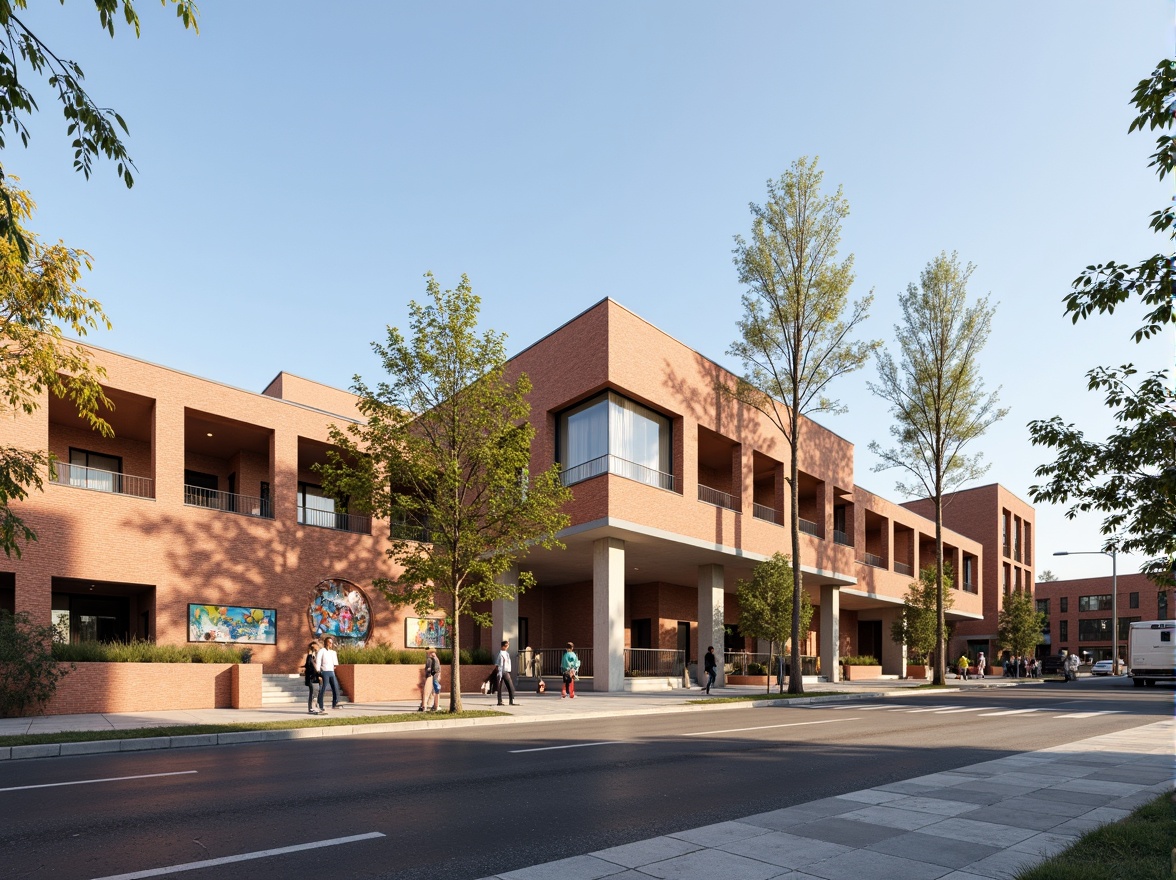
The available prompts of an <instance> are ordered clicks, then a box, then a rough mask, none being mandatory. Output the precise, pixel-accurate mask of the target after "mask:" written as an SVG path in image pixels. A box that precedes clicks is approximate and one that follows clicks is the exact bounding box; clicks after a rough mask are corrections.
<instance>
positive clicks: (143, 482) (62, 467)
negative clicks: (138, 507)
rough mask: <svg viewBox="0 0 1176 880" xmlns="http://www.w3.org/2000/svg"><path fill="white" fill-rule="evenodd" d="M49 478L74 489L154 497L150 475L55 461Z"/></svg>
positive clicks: (153, 484) (137, 496) (153, 483)
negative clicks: (137, 474) (141, 475)
mask: <svg viewBox="0 0 1176 880" xmlns="http://www.w3.org/2000/svg"><path fill="white" fill-rule="evenodd" d="M49 480H50V481H51V482H54V483H57V484H58V485H61V486H72V487H73V488H74V489H91V490H93V491H95V492H109V493H111V494H112V495H130V496H132V497H135V498H154V497H155V481H154V480H152V479H151V478H150V477H136V476H134V475H133V474H120V473H118V472H117V471H104V470H102V469H101V468H92V467H83V466H82V465H79V464H65V463H64V462H60V461H59V462H55V463H54V465H53V468H52V469H51V470H50V471H49Z"/></svg>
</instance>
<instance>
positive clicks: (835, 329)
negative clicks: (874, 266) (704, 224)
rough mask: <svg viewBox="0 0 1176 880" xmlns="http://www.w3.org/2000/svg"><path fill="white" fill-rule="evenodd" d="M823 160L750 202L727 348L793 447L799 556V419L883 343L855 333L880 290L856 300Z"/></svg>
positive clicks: (837, 198)
mask: <svg viewBox="0 0 1176 880" xmlns="http://www.w3.org/2000/svg"><path fill="white" fill-rule="evenodd" d="M823 176H824V175H823V172H821V171H819V170H818V169H817V160H816V159H812V160H811V161H810V160H809V159H808V158H807V157H801V158H800V159H798V160H796V161H795V162H794V163H793V164H792V166H791V167H790V168H789V170H787V171H786V172H784V174H782V175H781V176H780V178H779V179H778V180H775V181H772V180H769V181H768V185H767V186H768V199H767V201H766V202H764V204H763V205H757V204H755V203H754V202H753V203H752V204H751V205H750V210H751V215H752V227H751V236H750V239H744V238H743V237H742V236H739V235H737V236H735V248H734V250H733V255H734V263H735V267H736V269H737V270H738V272H739V281H740V283H741V284H743V285H744V287H745V292H744V294H743V297H742V302H743V317H742V318H741V319H740V321H739V340H738V341H737V342H735V343H733V344H732V345H731V347H730V349H729V350H728V351H729V353H730V354H731V355H733V356H735V357H737V358H739V359H740V361H742V363H743V368H744V373H743V375H742V376H740V377H739V378H738V379H737V380H736V381H735V382H734V383H733V384H720V385H719V389H718V390H719V391H720V393H722V394H724V395H726V396H728V397H730V398H732V399H734V400H737V401H739V402H740V403H742V404H744V405H747V406H750V407H752V408H754V409H756V410H758V411H759V412H761V413H763V415H764V416H765V417H767V418H768V420H769V421H770V422H771V423H772V424H773V425H774V426H775V427H776V428H777V429H778V430H779V431H780V433H781V434H782V435H783V437H784V440H785V442H786V443H787V445H788V447H789V449H790V451H791V471H790V476H789V477H788V485H789V487H790V493H789V494H790V496H791V522H792V558H793V559H800V514H799V509H800V508H799V499H798V495H797V482H798V479H799V463H798V460H799V451H800V449H801V448H802V445H803V441H802V439H801V424H802V418H803V417H807V416H811V415H814V414H816V413H821V412H827V413H839V412H844V407H843V406H841V404H840V403H839V402H838V401H837V400H835V399H833V398H831V397H829V396H828V391H829V385H830V383H831V382H832V381H833V380H834V379H836V378H837V377H839V376H842V375H844V374H846V373H850V372H852V371H854V370H857V369H859V368H860V367H861V366H862V365H863V364H864V363H865V361H866V360H867V359H868V358H869V355H870V352H871V351H873V350H874V349H875V348H876V347H877V343H875V342H860V341H854V340H852V339H851V336H852V335H853V332H854V330H855V328H857V326H858V325H859V324H860V323H861V322H862V321H864V320H865V319H866V317H867V315H868V312H869V307H870V304H871V303H872V302H873V295H872V294H871V295H867V296H866V297H864V298H862V299H861V300H858V301H856V302H854V303H853V304H852V305H851V304H850V303H849V289H850V287H851V285H852V284H853V280H854V276H853V256H852V255H850V256H849V257H847V258H846V259H844V260H841V261H839V260H838V257H837V248H838V245H839V243H840V241H841V224H842V222H843V221H844V220H845V218H846V217H847V216H848V215H849V203H848V202H847V201H846V200H845V198H844V196H843V195H842V193H841V188H840V187H838V188H837V191H836V192H835V193H833V194H832V195H829V194H825V193H822V191H821V182H822V179H823ZM792 577H793V617H792V633H791V640H792V668H791V675H790V677H789V684H788V691H789V693H797V694H799V693H803V692H804V682H803V679H802V677H801V675H802V674H801V668H800V666H801V664H800V641H801V627H800V610H801V605H802V601H803V600H802V599H801V593H802V592H803V588H802V586H801V571H800V566H799V565H797V566H796V567H794V568H793V571H792Z"/></svg>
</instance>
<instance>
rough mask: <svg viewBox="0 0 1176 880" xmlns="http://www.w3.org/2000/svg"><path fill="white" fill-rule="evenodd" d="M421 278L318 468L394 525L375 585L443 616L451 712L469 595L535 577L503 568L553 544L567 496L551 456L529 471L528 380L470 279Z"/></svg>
mask: <svg viewBox="0 0 1176 880" xmlns="http://www.w3.org/2000/svg"><path fill="white" fill-rule="evenodd" d="M425 277H426V278H427V279H428V281H427V287H428V293H429V297H430V299H431V300H432V302H431V304H428V305H420V304H418V303H416V302H410V303H409V314H410V316H411V320H410V325H411V328H412V338H411V339H406V338H405V337H404V336H402V335H401V333H400V331H399V330H398V329H396V328H395V327H389V328H388V336H387V341H386V342H385V343H384V344H382V345H381V344H379V343H373V344H372V349H373V350H374V351H375V352H376V354H377V355H379V357H380V360H381V362H382V364H383V367H384V370H385V372H386V373H387V379H385V380H383V381H381V382H380V383H379V384H378V385H376V386H375V387H374V388H371V387H369V386H368V385H366V384H365V383H364V382H363V381H362V380H361V379H360V377H359V376H356V377H355V384H354V386H353V390H354V392H355V393H356V394H357V395H358V396H359V398H360V400H359V410H360V412H361V413H362V415H363V417H364V419H365V420H366V421H365V422H363V423H362V424H353V425H350V426H348V427H347V428H346V429H341V428H339V427H338V426H333V427H332V429H331V439H332V441H333V442H334V443H335V445H336V446H337V447H338V451H335V452H332V453H330V454H329V461H328V463H327V464H326V465H324V466H322V467H321V469H320V470H321V473H322V475H323V487H324V489H325V490H326V491H327V492H328V493H329V494H330V495H332V496H334V497H335V498H340V499H342V498H347V499H349V500H350V502H351V503H352V504H353V505H355V506H356V507H357V508H359V509H364V510H367V511H369V512H371V513H372V514H374V515H375V516H378V517H382V518H385V519H388V520H389V521H391V522H392V523H393V528H392V531H391V535H390V537H389V548H388V550H387V556H388V558H389V559H390V560H391V561H392V562H393V563H394V564H395V565H396V566H398V567H400V569H401V574H400V575H399V577H396V578H377V579H376V580H375V584H374V585H375V587H376V589H378V590H379V591H380V592H381V593H383V595H384V596H385V597H387V599H388V601H389V602H391V603H392V604H393V605H398V606H404V605H411V606H412V607H413V608H415V609H416V611H417V612H418V613H419V614H422V615H423V614H427V613H428V612H429V611H432V610H433V609H435V608H438V607H442V610H444V611H445V612H446V614H447V615H448V616H449V618H450V621H451V626H452V632H453V644H454V651H453V659H452V661H451V670H452V675H451V677H450V707H449V711H450V712H460V711H461V672H460V662H461V660H460V651H459V650H457V649H458V647H459V646H460V644H461V641H460V634H461V621H462V618H463V617H470V618H472V619H473V620H474V621H476V622H478V623H480V624H482V625H487V626H488V625H490V624H491V623H492V621H491V619H490V616H489V615H487V614H485V613H481V612H479V611H477V610H476V609H475V605H476V604H478V603H482V602H486V601H492V600H495V599H509V600H513V599H515V598H517V596H518V594H519V593H521V592H522V591H523V590H525V589H527V588H528V587H530V586H532V585H533V583H534V577H533V576H532V575H531V574H530V572H526V571H522V572H519V574H518V577H517V579H516V582H515V583H509V582H507V581H508V580H509V579H508V578H506V577H505V576H506V575H507V573H508V572H510V571H511V569H512V568H514V567H515V566H516V563H517V562H518V561H519V560H520V559H521V558H522V557H523V556H525V554H526V553H527V551H528V549H529V548H530V547H532V546H539V547H544V548H548V549H550V548H562V547H563V545H562V544H561V543H560V542H559V540H558V539H557V538H556V533H557V532H559V531H560V530H561V529H563V528H566V527H567V525H568V523H569V521H570V520H569V517H568V516H567V515H566V514H564V513H562V512H560V508H561V506H562V505H563V504H564V503H565V502H566V501H568V500H569V499H570V497H571V493H570V492H569V491H568V490H567V489H566V488H564V486H563V485H562V483H561V482H560V478H559V468H558V466H557V465H554V464H553V465H552V466H551V467H550V468H548V469H546V470H544V471H540V472H532V468H531V441H532V438H533V437H534V428H533V427H532V426H531V424H530V422H529V421H528V420H527V417H528V415H529V413H530V405H529V404H528V403H527V395H528V394H529V393H530V391H531V382H530V379H528V377H527V376H526V374H522V373H521V374H519V375H517V376H515V377H514V378H513V379H511V378H508V377H507V375H506V358H505V354H504V352H505V342H504V340H505V337H504V336H502V335H500V334H496V333H494V332H492V331H486V332H484V333H482V334H480V335H479V333H478V331H477V321H478V312H479V308H480V303H481V300H480V299H479V297H477V296H476V295H475V294H474V293H473V291H472V289H471V287H470V282H469V279H468V278H466V276H464V275H463V276H462V278H461V283H460V284H459V285H458V287H457V289H456V290H446V291H444V292H442V290H441V288H440V285H438V283H437V281H436V280H435V279H434V278H433V275H432V274H431V273H430V274H427V275H426V276H425ZM439 598H440V599H441V601H442V602H443V603H444V605H443V606H439V605H438V604H437V603H438V599H439Z"/></svg>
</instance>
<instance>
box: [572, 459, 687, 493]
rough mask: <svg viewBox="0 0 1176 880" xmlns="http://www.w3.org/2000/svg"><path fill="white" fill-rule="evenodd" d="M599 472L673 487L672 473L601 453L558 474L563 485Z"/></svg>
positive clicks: (662, 487)
mask: <svg viewBox="0 0 1176 880" xmlns="http://www.w3.org/2000/svg"><path fill="white" fill-rule="evenodd" d="M601 474H615V475H617V476H618V477H624V478H625V479H627V480H636V481H637V482H638V483H645V484H646V485H648V486H656V487H658V488H659V489H668V490H670V491H673V489H674V475H673V474H667V473H663V472H662V471H659V470H656V469H654V468H651V467H646V466H645V465H643V464H637V462H635V461H629V460H628V459H624V458H621V457H620V456H618V455H601V456H599V457H597V458H593V459H591V460H589V461H585V462H582V463H581V464H578V465H575V466H573V467H570V468H568V469H567V470H565V471H563V472H562V473H561V474H560V475H559V478H560V481H561V482H562V483H563V484H564V485H565V486H570V485H572V484H573V483H580V482H583V481H584V480H589V479H591V478H592V477H598V476H600V475H601Z"/></svg>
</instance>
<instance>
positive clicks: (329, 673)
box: [315, 636, 339, 712]
mask: <svg viewBox="0 0 1176 880" xmlns="http://www.w3.org/2000/svg"><path fill="white" fill-rule="evenodd" d="M315 661H316V663H317V664H318V671H319V675H321V676H322V677H323V683H322V684H321V685H319V694H318V707H319V711H320V712H325V711H327V710H326V709H324V708H323V697H324V696H325V695H326V693H327V685H330V686H331V708H332V709H338V708H339V679H338V678H336V677H335V667H336V666H338V665H339V655H338V654H337V653H335V640H334V639H333V638H331V636H327V637H326V639H325V640H324V641H323V647H321V648H319V652H318V656H317V657H316V658H315Z"/></svg>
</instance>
